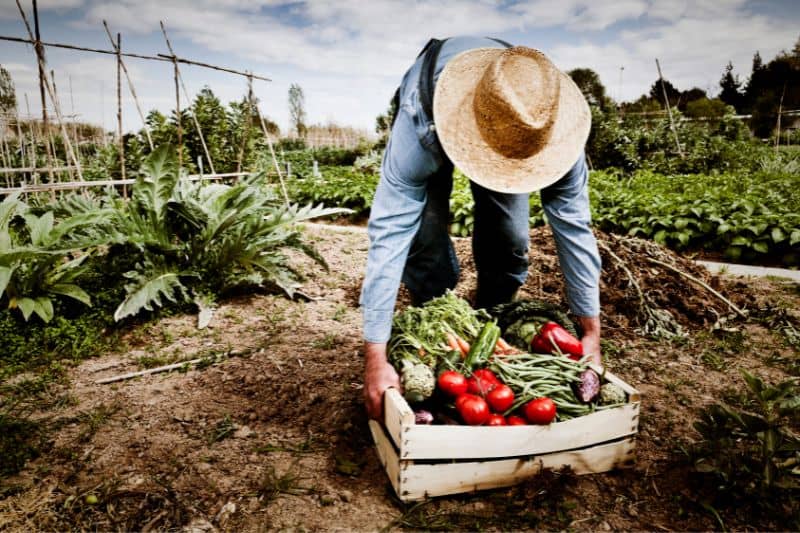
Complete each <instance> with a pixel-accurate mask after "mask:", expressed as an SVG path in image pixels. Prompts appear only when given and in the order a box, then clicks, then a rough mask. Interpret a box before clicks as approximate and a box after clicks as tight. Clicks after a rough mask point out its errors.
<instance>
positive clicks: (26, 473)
mask: <svg viewBox="0 0 800 533" xmlns="http://www.w3.org/2000/svg"><path fill="white" fill-rule="evenodd" d="M310 233H311V235H313V236H314V241H315V245H316V246H317V247H318V249H319V250H320V251H321V252H322V255H323V256H324V257H325V258H326V259H327V260H328V262H329V263H330V267H331V268H330V272H328V273H324V272H321V271H319V270H317V269H312V267H311V265H310V264H305V263H304V265H305V268H306V269H307V270H308V272H309V273H310V275H309V278H308V281H307V283H306V285H305V287H304V292H305V293H306V294H307V295H309V296H311V297H312V300H311V301H308V302H304V301H290V300H288V299H286V298H285V297H282V296H273V295H249V296H242V297H237V298H234V299H231V300H228V301H225V302H223V303H221V305H220V306H219V308H218V309H217V311H216V314H215V318H214V320H213V321H212V323H211V325H210V326H209V327H208V328H207V329H204V330H198V329H196V326H195V320H196V317H192V316H176V317H170V318H165V319H162V320H160V321H158V322H154V323H149V324H146V325H144V326H139V327H136V328H133V329H132V330H130V331H129V332H128V333H127V334H126V335H125V338H124V348H123V349H121V350H119V351H117V352H116V353H109V354H107V355H105V356H103V357H99V358H96V359H92V360H89V361H85V362H84V363H82V364H80V365H79V366H77V367H75V368H73V369H70V371H69V382H68V383H67V384H65V385H64V386H63V387H62V390H60V391H59V392H58V393H57V395H58V396H59V401H56V402H54V406H53V407H52V408H51V409H49V410H47V411H42V412H41V413H38V414H37V416H38V417H40V418H41V419H47V420H49V421H50V422H51V423H54V422H58V423H57V424H56V423H54V424H53V427H55V428H57V429H56V430H55V431H54V432H53V434H52V442H51V443H50V446H49V448H48V450H47V451H46V453H44V454H43V455H41V456H40V457H39V458H37V459H35V460H33V461H31V462H30V463H29V464H28V465H27V466H26V467H25V469H24V470H23V471H22V472H20V474H18V475H17V476H15V477H14V478H13V479H10V480H6V481H7V484H10V485H13V486H15V489H14V490H13V491H7V492H6V496H5V497H4V498H3V499H0V530H10V531H29V530H86V529H89V530H142V531H145V530H184V531H214V530H225V531H262V530H269V531H272V530H300V531H308V530H347V531H350V530H360V531H361V530H369V531H372V530H383V529H391V528H395V527H408V528H413V529H459V530H475V529H484V530H509V529H547V530H553V529H557V530H562V529H573V530H709V529H720V525H721V524H720V520H722V521H724V527H726V528H730V529H758V530H764V529H788V528H790V527H789V525H788V524H786V523H781V522H776V521H775V519H774V518H772V517H770V516H760V515H758V513H753V512H752V510H748V509H737V508H728V509H720V510H719V513H720V517H719V518H717V517H716V516H715V514H714V512H711V511H709V509H708V505H707V504H708V499H707V498H708V497H709V496H708V494H706V493H704V492H702V491H698V490H696V488H697V485H696V483H695V480H694V477H693V473H692V470H691V468H690V464H689V463H688V462H687V461H686V459H685V457H683V455H682V454H681V445H682V443H685V442H689V441H690V440H691V439H693V438H696V434H695V433H694V430H693V429H692V421H693V419H694V418H695V416H696V414H697V412H698V409H699V408H700V407H702V406H703V405H705V404H708V403H711V402H714V401H717V400H719V399H720V398H723V397H725V395H726V394H731V391H736V390H742V381H741V376H740V375H739V373H738V370H737V369H738V368H747V369H749V370H750V371H751V372H754V373H757V374H758V375H760V376H762V377H764V378H765V379H766V380H769V381H778V380H782V379H785V378H786V376H787V375H788V374H789V373H791V372H792V371H791V370H789V368H796V366H788V367H787V365H786V364H780V362H786V361H794V362H796V361H797V357H798V354H797V353H796V352H794V351H792V350H791V349H790V348H787V347H785V346H784V345H783V344H782V343H781V341H780V339H779V338H778V337H777V336H775V335H773V334H772V333H771V332H769V331H768V330H767V329H766V328H765V327H764V326H762V325H760V324H758V323H752V322H750V323H747V324H742V323H738V325H737V324H730V325H733V326H735V327H736V331H730V332H727V333H716V334H713V333H709V332H708V331H707V328H708V327H710V325H711V324H713V323H714V322H715V321H716V320H717V319H718V318H719V317H720V316H723V315H725V314H727V313H729V311H730V309H729V308H728V307H727V306H726V305H725V304H724V303H722V302H721V301H720V300H719V299H718V298H716V297H714V296H712V295H710V293H708V292H707V291H705V290H704V289H700V288H699V287H698V286H696V284H693V283H692V282H690V281H688V280H687V279H685V278H682V277H680V276H677V275H671V274H670V273H669V272H667V271H664V270H663V269H658V268H656V266H655V265H654V264H652V263H648V262H647V261H644V260H642V259H641V258H639V259H637V257H636V255H635V254H631V255H630V256H626V257H622V259H624V260H625V261H626V263H627V264H628V265H629V266H628V268H630V269H633V271H634V273H635V274H636V275H637V276H638V279H639V280H645V281H647V283H648V286H647V287H645V289H646V290H647V291H648V294H649V295H650V297H651V298H652V299H653V300H654V301H657V302H659V303H660V304H661V305H664V306H665V307H666V308H668V309H670V310H672V312H673V314H674V315H675V318H676V319H678V322H679V323H681V324H682V326H683V327H684V328H685V329H686V330H687V331H689V332H690V334H689V336H688V339H687V340H686V341H684V342H683V343H666V342H656V341H652V340H647V339H645V338H644V337H642V336H641V335H639V334H637V333H636V332H635V327H636V325H637V324H636V323H635V321H634V319H633V318H632V317H634V316H635V312H634V311H635V310H632V308H631V306H632V304H631V303H630V302H631V301H632V300H631V299H630V291H631V289H630V287H627V285H626V283H625V282H624V279H625V275H626V274H625V273H624V272H623V270H622V269H621V267H620V265H619V264H618V263H615V262H614V260H613V259H612V258H611V257H609V256H608V254H607V253H604V264H605V267H604V268H605V270H604V285H603V301H604V307H603V314H604V316H603V320H604V324H605V326H606V331H605V341H604V350H605V351H604V361H605V364H606V365H607V366H608V367H609V368H610V369H611V370H612V371H613V372H614V373H616V374H617V375H619V376H621V377H622V378H623V379H625V380H626V381H627V382H628V383H631V384H632V385H634V386H636V387H638V388H639V390H640V391H641V392H642V393H643V399H642V415H641V420H640V434H639V437H638V439H637V461H636V465H635V467H634V468H632V469H630V470H624V471H615V472H610V473H607V474H600V475H590V476H581V477H577V476H573V475H571V474H569V473H550V474H546V475H542V476H539V477H537V478H534V479H532V480H530V481H529V482H527V483H524V484H522V485H519V486H517V487H512V488H509V489H498V490H493V491H485V492H481V493H477V494H467V495H460V496H455V497H445V498H438V499H434V500H432V501H429V502H425V503H423V504H416V505H404V504H402V503H401V502H399V501H398V500H397V499H396V498H395V497H394V495H393V493H392V489H391V486H390V485H389V483H388V479H387V477H386V475H385V473H384V471H383V470H382V468H381V465H380V463H379V461H378V458H377V455H376V453H375V452H374V449H373V447H372V442H371V438H370V436H369V431H368V429H367V422H366V417H365V414H364V410H363V407H362V404H361V371H362V360H361V354H360V351H361V338H360V323H361V319H360V314H359V310H358V307H357V306H358V302H357V300H358V294H359V290H360V282H361V278H362V273H363V267H364V263H365V257H366V251H367V239H366V235H365V234H364V233H363V232H350V231H341V230H337V231H332V230H322V229H320V228H318V227H315V228H312V229H311V230H310ZM551 240H552V239H551V237H550V235H549V234H548V233H546V230H535V231H534V232H533V235H532V248H531V256H532V264H531V275H530V277H529V280H528V283H527V284H526V285H525V287H524V288H523V291H522V296H529V297H537V298H544V299H548V300H551V301H554V302H562V301H563V296H562V283H561V279H560V274H559V270H558V264H557V258H556V257H555V254H554V249H553V246H552V243H551V242H550V241H551ZM457 250H458V253H459V257H460V259H461V261H462V265H463V273H462V281H461V282H460V284H459V287H458V292H459V293H460V294H462V295H464V296H466V297H469V296H470V295H471V294H472V292H473V291H474V285H475V276H474V267H473V265H472V261H471V258H470V252H469V250H470V246H469V241H467V240H459V241H458V243H457ZM619 250H620V249H617V252H618V253H621V252H620V251H619ZM685 267H686V269H687V270H692V272H693V273H694V274H695V275H697V276H699V277H702V278H703V279H705V280H706V281H707V282H708V283H709V284H710V285H712V286H713V287H716V288H717V289H719V290H721V291H722V292H723V293H724V294H725V295H727V297H728V298H730V299H731V300H732V302H733V303H735V304H737V305H739V306H746V307H748V308H750V309H755V308H757V307H759V306H761V305H764V303H765V302H772V303H776V304H777V303H780V304H781V305H783V306H784V307H786V308H788V309H797V308H798V307H799V306H798V303H800V294H798V291H797V289H796V288H795V287H794V286H791V285H787V284H782V283H780V282H776V281H735V280H722V279H718V278H712V277H711V276H709V275H708V274H707V273H705V274H704V273H703V272H702V271H701V270H700V269H697V268H696V267H693V266H691V265H689V264H688V263H686V264H685ZM401 300H402V295H401ZM203 356H205V357H208V358H209V359H211V358H219V359H220V360H219V361H217V362H214V363H213V364H207V365H200V367H199V368H196V369H188V370H185V371H177V372H172V373H162V374H156V375H150V376H145V377H142V378H137V379H134V380H128V381H121V382H118V383H114V384H107V385H98V384H96V383H95V380H97V379H100V378H104V377H109V376H114V375H118V374H123V373H125V372H130V371H135V370H140V369H142V368H143V367H147V366H157V365H159V364H164V363H168V362H173V361H181V360H188V359H191V358H194V357H203ZM715 512H716V511H715Z"/></svg>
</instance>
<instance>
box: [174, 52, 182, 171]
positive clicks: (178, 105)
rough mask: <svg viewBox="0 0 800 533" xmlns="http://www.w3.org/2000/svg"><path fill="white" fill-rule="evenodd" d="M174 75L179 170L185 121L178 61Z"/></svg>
mask: <svg viewBox="0 0 800 533" xmlns="http://www.w3.org/2000/svg"><path fill="white" fill-rule="evenodd" d="M172 75H173V77H174V78H175V118H176V119H177V121H178V168H181V167H182V166H183V120H181V91H180V89H179V88H178V61H177V60H176V59H174V58H173V60H172Z"/></svg>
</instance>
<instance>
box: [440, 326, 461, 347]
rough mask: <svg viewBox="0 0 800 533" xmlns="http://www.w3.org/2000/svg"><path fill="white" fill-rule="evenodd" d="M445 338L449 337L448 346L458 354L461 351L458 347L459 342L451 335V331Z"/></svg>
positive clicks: (446, 332) (447, 332)
mask: <svg viewBox="0 0 800 533" xmlns="http://www.w3.org/2000/svg"><path fill="white" fill-rule="evenodd" d="M444 334H445V336H446V337H447V346H448V347H449V348H450V349H451V350H455V351H457V352H460V351H461V347H460V346H459V345H458V341H457V340H456V336H455V335H453V334H452V333H450V332H449V331H445V333H444Z"/></svg>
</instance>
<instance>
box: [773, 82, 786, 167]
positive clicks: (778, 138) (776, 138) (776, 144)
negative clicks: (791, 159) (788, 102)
mask: <svg viewBox="0 0 800 533" xmlns="http://www.w3.org/2000/svg"><path fill="white" fill-rule="evenodd" d="M784 96H786V82H784V83H783V92H781V102H780V104H778V125H777V129H778V134H777V135H776V136H775V152H777V151H778V146H780V144H781V113H782V112H783V97H784Z"/></svg>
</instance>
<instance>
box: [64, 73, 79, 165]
mask: <svg viewBox="0 0 800 533" xmlns="http://www.w3.org/2000/svg"><path fill="white" fill-rule="evenodd" d="M67 80H69V112H70V113H72V115H71V118H72V145H73V146H74V147H75V151H76V152H77V156H78V157H80V156H81V143H80V141H79V140H78V121H77V120H75V117H76V115H75V100H74V99H73V97H72V76H71V75H70V76H67ZM64 118H66V115H65V116H64Z"/></svg>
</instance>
